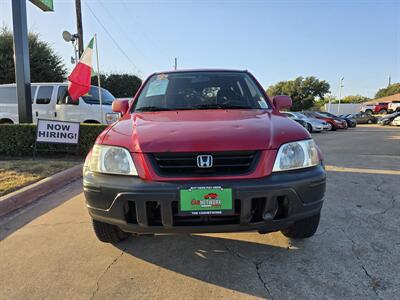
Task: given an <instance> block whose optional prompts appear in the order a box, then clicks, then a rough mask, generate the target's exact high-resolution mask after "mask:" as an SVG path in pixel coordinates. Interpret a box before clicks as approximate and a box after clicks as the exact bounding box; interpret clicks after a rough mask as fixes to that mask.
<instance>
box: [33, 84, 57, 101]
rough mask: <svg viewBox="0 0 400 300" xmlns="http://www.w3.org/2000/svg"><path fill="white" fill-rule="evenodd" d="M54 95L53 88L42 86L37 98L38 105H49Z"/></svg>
mask: <svg viewBox="0 0 400 300" xmlns="http://www.w3.org/2000/svg"><path fill="white" fill-rule="evenodd" d="M51 94H53V87H52V86H41V87H39V91H38V94H37V97H36V104H49V103H50V101H51Z"/></svg>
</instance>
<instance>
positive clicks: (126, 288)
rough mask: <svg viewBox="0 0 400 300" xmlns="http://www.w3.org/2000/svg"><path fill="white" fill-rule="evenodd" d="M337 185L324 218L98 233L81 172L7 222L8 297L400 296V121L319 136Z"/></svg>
mask: <svg viewBox="0 0 400 300" xmlns="http://www.w3.org/2000/svg"><path fill="white" fill-rule="evenodd" d="M314 138H315V140H316V142H317V144H318V145H319V146H320V147H321V148H322V151H323V153H324V155H325V163H326V166H327V170H328V183H327V192H326V198H325V204H324V207H323V211H322V218H321V223H320V227H319V229H318V232H317V233H316V235H315V236H314V237H312V238H310V239H307V240H304V241H290V240H288V239H287V238H285V237H284V236H283V235H282V234H281V233H279V232H276V233H272V234H267V235H260V234H258V233H256V232H250V233H231V234H204V235H191V236H190V235H170V236H168V235H156V236H142V237H132V238H130V239H128V240H127V241H125V242H123V243H121V244H119V245H116V246H113V245H109V244H102V243H100V242H98V241H97V240H96V238H95V236H94V234H93V232H92V228H91V223H90V219H89V216H88V214H87V211H86V208H85V203H84V197H83V194H82V187H81V182H80V181H76V182H74V183H72V184H70V185H68V186H66V187H65V188H63V189H62V190H60V191H58V192H56V193H53V194H51V195H49V196H47V197H45V198H43V199H41V200H40V201H39V202H37V203H36V204H34V205H31V206H30V207H27V208H25V209H23V210H21V211H20V212H18V213H17V214H16V215H14V216H11V217H9V218H7V219H5V220H2V221H1V223H0V225H1V228H0V238H1V239H2V240H1V242H0V266H1V269H0V282H1V284H0V286H1V288H0V298H1V299H44V298H48V299H145V298H159V299H161V298H162V299H187V298H194V299H202V298H227V299H235V298H251V297H254V298H270V299H290V298H292V299H343V298H353V299H366V298H368V299H377V298H381V299H396V298H398V297H399V295H400V274H399V273H400V272H399V265H400V218H399V215H400V156H399V155H400V129H399V128H390V127H389V128H386V127H385V128H383V127H376V126H371V127H367V126H360V127H357V128H355V129H349V130H347V131H338V132H327V133H321V134H315V135H314Z"/></svg>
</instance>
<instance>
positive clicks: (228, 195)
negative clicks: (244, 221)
mask: <svg viewBox="0 0 400 300" xmlns="http://www.w3.org/2000/svg"><path fill="white" fill-rule="evenodd" d="M233 212H234V209H233V204H232V189H226V188H222V187H193V188H190V189H182V190H180V201H179V214H180V215H196V216H201V215H229V214H233Z"/></svg>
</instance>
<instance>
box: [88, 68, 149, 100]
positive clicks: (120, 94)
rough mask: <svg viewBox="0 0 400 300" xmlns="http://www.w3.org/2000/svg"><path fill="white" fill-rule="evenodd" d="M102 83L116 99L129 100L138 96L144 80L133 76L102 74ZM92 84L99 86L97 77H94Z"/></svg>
mask: <svg viewBox="0 0 400 300" xmlns="http://www.w3.org/2000/svg"><path fill="white" fill-rule="evenodd" d="M100 83H101V87H103V88H105V89H107V90H108V91H109V92H110V93H111V94H113V95H114V96H115V97H116V98H129V97H133V96H134V95H135V94H136V92H137V90H138V89H139V87H140V85H141V84H142V80H141V79H140V78H139V77H137V76H135V75H131V74H108V75H104V74H101V75H100ZM92 84H93V85H97V76H94V77H92Z"/></svg>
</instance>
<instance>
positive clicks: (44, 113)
mask: <svg viewBox="0 0 400 300" xmlns="http://www.w3.org/2000/svg"><path fill="white" fill-rule="evenodd" d="M31 94H32V117H33V122H34V123H36V122H37V120H38V119H50V120H60V121H74V122H81V123H97V124H110V123H113V122H115V121H116V120H117V119H118V118H119V114H117V113H114V112H112V109H111V104H112V102H113V101H114V100H115V98H114V96H113V95H112V94H111V93H110V92H109V91H107V90H106V89H101V96H102V105H100V101H99V88H98V87H97V86H91V88H90V91H89V92H88V93H87V94H86V95H84V96H82V97H80V98H79V100H78V101H75V102H74V101H71V98H70V97H69V95H68V83H32V84H31ZM17 123H18V104H17V93H16V85H15V84H3V85H0V124H17Z"/></svg>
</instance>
